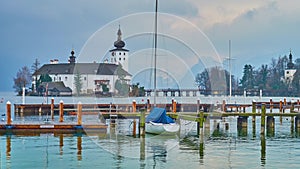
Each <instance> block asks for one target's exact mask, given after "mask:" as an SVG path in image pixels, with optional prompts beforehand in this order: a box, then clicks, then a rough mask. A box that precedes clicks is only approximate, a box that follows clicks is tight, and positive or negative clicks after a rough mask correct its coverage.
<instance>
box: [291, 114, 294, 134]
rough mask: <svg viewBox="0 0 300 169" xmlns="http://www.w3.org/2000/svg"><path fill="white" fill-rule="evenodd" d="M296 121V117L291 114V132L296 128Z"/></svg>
mask: <svg viewBox="0 0 300 169" xmlns="http://www.w3.org/2000/svg"><path fill="white" fill-rule="evenodd" d="M294 123H295V117H294V116H291V133H293V132H294V129H295V126H294Z"/></svg>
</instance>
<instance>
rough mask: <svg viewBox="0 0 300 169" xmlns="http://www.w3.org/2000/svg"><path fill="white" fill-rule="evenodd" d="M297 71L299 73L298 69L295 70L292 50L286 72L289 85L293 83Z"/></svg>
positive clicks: (285, 78)
mask: <svg viewBox="0 0 300 169" xmlns="http://www.w3.org/2000/svg"><path fill="white" fill-rule="evenodd" d="M296 71H297V69H295V66H294V63H293V55H292V50H290V55H289V62H288V64H287V68H286V69H285V70H284V80H285V82H286V83H287V84H291V83H292V81H293V78H294V74H295V73H296Z"/></svg>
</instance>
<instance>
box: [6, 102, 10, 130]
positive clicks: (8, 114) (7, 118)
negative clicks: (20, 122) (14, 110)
mask: <svg viewBox="0 0 300 169" xmlns="http://www.w3.org/2000/svg"><path fill="white" fill-rule="evenodd" d="M6 124H7V125H11V103H10V102H9V101H8V102H7V103H6Z"/></svg>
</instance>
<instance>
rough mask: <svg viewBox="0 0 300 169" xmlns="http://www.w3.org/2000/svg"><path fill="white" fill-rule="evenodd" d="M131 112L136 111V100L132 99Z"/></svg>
mask: <svg viewBox="0 0 300 169" xmlns="http://www.w3.org/2000/svg"><path fill="white" fill-rule="evenodd" d="M132 112H136V101H135V100H133V101H132Z"/></svg>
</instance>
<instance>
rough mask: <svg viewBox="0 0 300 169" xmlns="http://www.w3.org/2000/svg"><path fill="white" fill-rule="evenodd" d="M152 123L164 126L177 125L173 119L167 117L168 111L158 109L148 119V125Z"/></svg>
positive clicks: (153, 110)
mask: <svg viewBox="0 0 300 169" xmlns="http://www.w3.org/2000/svg"><path fill="white" fill-rule="evenodd" d="M150 121H152V122H154V123H163V124H169V123H175V122H174V120H173V119H172V118H171V117H169V116H167V114H166V109H164V108H158V107H154V108H153V109H152V110H151V112H150V114H149V115H148V116H147V117H146V123H149V122H150Z"/></svg>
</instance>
